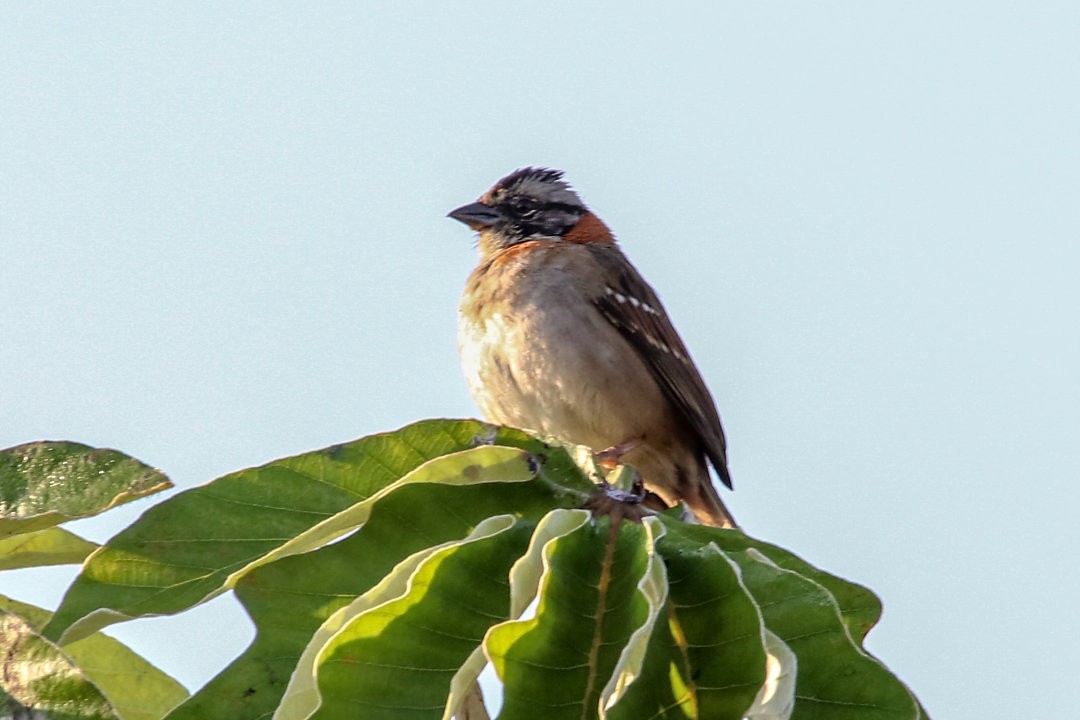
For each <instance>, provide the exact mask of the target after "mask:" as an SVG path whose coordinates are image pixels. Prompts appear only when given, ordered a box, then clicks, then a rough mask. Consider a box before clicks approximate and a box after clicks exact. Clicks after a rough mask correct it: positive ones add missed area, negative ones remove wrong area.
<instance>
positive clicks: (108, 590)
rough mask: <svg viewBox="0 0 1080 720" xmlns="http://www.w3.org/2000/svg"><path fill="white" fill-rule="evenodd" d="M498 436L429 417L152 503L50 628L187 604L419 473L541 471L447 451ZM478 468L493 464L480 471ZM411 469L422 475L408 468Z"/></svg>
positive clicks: (310, 541) (477, 478)
mask: <svg viewBox="0 0 1080 720" xmlns="http://www.w3.org/2000/svg"><path fill="white" fill-rule="evenodd" d="M517 436H518V437H521V438H522V442H528V441H531V444H532V445H534V446H537V447H539V448H546V446H544V445H542V444H540V443H538V442H537V441H536V440H531V439H529V438H527V436H522V434H521V433H517ZM497 437H498V435H497V434H496V433H495V431H494V429H493V428H491V427H490V426H486V425H483V424H481V423H477V422H471V421H427V422H424V423H418V424H416V425H412V426H409V427H406V428H403V429H402V430H399V431H397V432H394V433H387V434H384V435H374V436H371V437H367V438H363V439H361V440H357V441H355V442H352V443H348V444H345V445H338V446H334V447H331V448H328V449H326V450H320V451H316V452H311V453H306V454H304V455H298V456H296V457H291V458H286V459H284V460H279V461H276V462H273V463H270V464H268V465H264V466H262V467H259V468H253V469H250V470H241V471H240V472H236V473H232V474H230V475H226V476H224V477H221V478H219V479H217V480H215V481H213V482H211V483H209V484H207V485H204V486H202V487H199V488H195V489H193V490H189V491H187V492H184V493H181V494H179V495H177V496H175V497H173V498H170V499H169V500H168V501H166V502H164V503H161V504H160V505H157V506H155V507H153V508H151V509H150V510H148V511H147V512H146V513H144V514H143V516H142V517H141V518H140V519H139V520H138V521H137V522H136V523H134V524H133V525H132V526H130V527H129V528H127V529H126V530H124V531H123V532H122V533H120V534H119V535H117V536H116V537H114V538H113V539H112V540H110V541H109V543H108V544H107V545H106V546H104V547H103V548H101V550H99V551H98V552H96V553H95V554H94V555H92V556H91V557H90V559H89V560H88V561H87V563H86V565H85V567H84V569H83V572H82V574H81V575H80V576H79V577H78V578H77V579H76V581H75V583H74V584H73V585H72V587H71V588H70V590H69V591H68V593H67V595H66V596H65V597H64V601H63V603H62V604H61V606H60V608H59V609H58V610H57V613H56V617H55V618H54V620H53V622H52V623H51V624H50V625H49V627H48V628H46V633H47V634H48V635H49V636H50V637H54V638H57V637H61V636H62V635H63V636H64V639H65V640H67V639H74V638H77V637H80V636H81V635H84V634H86V633H88V632H92V631H93V630H96V629H99V628H101V627H104V626H105V625H107V624H109V623H111V622H116V621H119V620H124V619H127V618H131V617H137V616H143V615H158V614H169V613H175V612H179V611H180V610H184V609H186V608H188V607H191V606H192V605H195V604H197V603H200V602H203V601H204V600H207V599H209V598H210V597H213V596H214V595H215V594H218V593H220V592H222V591H224V590H225V589H228V588H229V587H231V586H232V585H233V584H235V582H236V580H237V579H239V577H240V576H242V575H243V574H244V573H246V572H249V571H250V570H252V569H254V568H255V567H258V566H259V565H262V564H265V563H267V562H270V561H272V560H275V559H279V558H281V557H284V556H285V555H288V554H295V553H299V552H304V551H306V550H310V549H311V548H313V547H317V546H318V545H319V544H323V543H326V542H329V541H331V540H333V539H334V538H336V537H340V536H341V535H342V534H344V533H347V532H349V531H350V530H351V529H352V528H355V527H356V526H357V525H359V524H360V523H362V522H363V521H364V519H365V517H366V513H368V512H370V510H371V508H372V507H373V505H374V503H376V502H377V501H378V500H379V499H380V498H381V497H382V495H381V494H380V493H385V492H387V491H389V490H391V489H397V488H399V487H401V486H404V485H407V484H410V483H413V482H424V483H430V482H436V481H437V482H440V483H451V482H452V483H456V484H481V483H490V482H494V481H499V480H502V481H510V480H514V481H517V482H523V481H525V480H528V479H529V477H531V475H533V474H535V472H536V468H532V469H531V471H530V472H529V473H524V472H523V471H522V470H521V468H520V466H514V465H513V463H512V462H511V465H508V466H507V467H506V468H499V467H495V466H494V465H492V463H491V462H489V461H485V462H482V463H478V462H474V461H473V460H471V459H469V458H464V459H459V460H457V461H454V460H453V459H451V458H447V457H445V456H447V455H448V454H452V453H454V452H461V451H466V450H476V449H487V448H486V445H487V444H490V443H491V442H492V441H493V440H495V439H497ZM478 446H480V447H478ZM551 451H552V452H554V451H555V449H551ZM433 458H438V459H439V463H440V464H439V465H438V466H437V467H435V466H433V468H432V469H431V470H430V472H432V473H435V474H439V473H441V476H440V477H431V476H429V475H425V474H424V473H425V472H428V471H426V470H425V469H424V468H422V467H421V466H422V465H423V464H424V463H426V462H428V461H429V460H432V459H433ZM535 460H536V461H537V462H542V460H543V456H542V455H540V456H537V457H536V458H535ZM520 462H524V461H520ZM529 462H530V463H531V462H532V461H531V460H530V461H529ZM511 466H513V467H515V468H517V469H510V470H508V468H511ZM479 469H483V470H484V472H482V473H480V472H473V470H479ZM414 472H415V473H419V475H418V476H416V477H412V478H410V477H408V476H409V475H410V473H414ZM508 472H509V473H510V474H508ZM513 473H517V475H516V476H512V475H513ZM576 480H577V485H576V487H574V488H573V489H571V487H570V486H568V487H566V488H562V489H559V490H558V492H561V493H564V494H570V495H574V494H577V495H581V494H582V493H584V492H585V491H586V490H587V488H588V486H589V485H588V483H587V482H585V481H584V480H583V479H582V478H581V477H580V474H579V475H578V476H577V477H576ZM553 491H554V489H553ZM365 503H366V504H365ZM354 506H355V507H354ZM343 511H344V515H339V513H342V512H343Z"/></svg>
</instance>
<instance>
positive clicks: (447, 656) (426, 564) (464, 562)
mask: <svg viewBox="0 0 1080 720" xmlns="http://www.w3.org/2000/svg"><path fill="white" fill-rule="evenodd" d="M531 529H532V527H531V523H518V522H516V521H515V518H514V517H513V516H508V515H500V516H494V517H491V518H488V519H487V520H486V521H484V522H482V523H481V524H480V525H478V526H477V528H476V530H475V531H474V532H472V533H470V534H469V536H467V537H466V538H464V539H463V540H461V541H458V542H453V543H447V544H444V545H442V546H439V547H437V548H433V549H431V550H430V551H424V552H423V553H420V557H416V558H415V559H413V558H410V561H406V562H404V563H402V564H400V565H399V566H398V567H397V568H395V570H394V571H393V572H392V573H391V574H390V575H388V576H387V577H386V578H385V579H384V580H383V582H381V583H380V584H379V585H377V586H376V587H375V588H373V589H372V590H371V591H370V592H368V593H366V594H364V595H363V596H361V597H360V598H358V599H357V600H356V601H355V602H354V603H352V604H351V605H350V606H349V607H347V608H345V609H344V610H343V611H341V612H339V613H338V614H337V615H336V616H335V617H333V618H331V621H330V623H331V624H337V623H340V625H341V627H340V629H339V630H337V631H336V632H334V631H333V628H332V627H331V628H327V629H326V631H325V632H321V633H317V634H316V636H315V638H314V640H313V642H312V644H311V645H310V646H309V651H308V652H306V653H305V658H306V659H307V662H305V660H304V659H302V660H301V663H300V666H299V668H298V671H297V674H296V675H294V678H295V677H297V676H302V674H306V673H308V672H310V670H308V668H310V667H311V666H312V665H314V666H315V679H316V680H317V683H318V688H319V691H320V694H321V696H322V705H321V707H319V708H318V712H317V713H315V715H314V717H316V718H324V719H329V718H346V717H352V716H354V715H355V713H356V712H357V710H358V709H362V710H363V715H364V717H365V718H370V719H372V720H377V719H378V718H387V719H388V720H395V719H397V718H417V719H419V718H440V717H443V715H444V714H445V712H446V710H445V708H446V705H447V701H448V695H449V693H450V687H451V683H452V682H453V680H454V679H455V676H456V675H457V674H458V671H459V668H461V667H462V665H463V664H465V663H466V661H467V660H468V659H469V658H470V656H471V655H472V654H473V653H474V651H475V650H476V649H477V648H479V646H480V643H481V641H482V640H483V637H484V633H485V632H486V631H487V629H488V628H489V627H490V626H491V624H492V623H493V622H496V621H498V620H501V619H505V618H506V616H507V612H508V610H509V605H510V593H509V585H508V584H507V581H506V577H507V573H508V572H509V569H510V565H511V563H513V561H514V560H515V559H517V557H518V556H519V555H520V554H521V551H522V550H523V549H524V547H525V545H526V543H527V542H528V537H529V534H530V532H531ZM325 627H326V626H324V628H325ZM328 634H329V637H328V636H327V635H328ZM477 669H479V668H477ZM472 679H473V680H475V676H474V677H473V678H472ZM418 680H419V681H418ZM288 699H289V696H288V695H286V700H288ZM283 707H284V706H283ZM309 709H312V710H313V709H314V707H311V708H309ZM277 717H279V718H281V719H282V720H287V719H291V718H306V717H309V715H308V714H307V713H304V712H301V713H297V714H290V713H286V712H281V713H279V714H278V715H277Z"/></svg>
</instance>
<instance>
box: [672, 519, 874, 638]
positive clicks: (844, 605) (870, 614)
mask: <svg viewBox="0 0 1080 720" xmlns="http://www.w3.org/2000/svg"><path fill="white" fill-rule="evenodd" d="M664 520H665V522H667V523H668V530H669V538H671V539H674V538H675V537H681V538H686V539H688V540H689V541H691V542H693V543H696V544H698V545H705V544H708V543H715V544H716V546H717V547H719V548H720V549H722V550H724V551H725V552H727V553H737V552H739V551H743V550H748V549H751V548H753V549H754V550H757V551H758V552H760V553H761V554H762V555H764V556H765V557H767V558H769V559H770V560H771V561H772V562H773V563H774V564H776V566H777V567H781V568H784V569H787V570H791V571H792V572H795V573H798V574H799V575H803V576H804V577H807V578H809V579H811V580H813V581H814V582H816V583H818V584H819V585H821V586H822V587H823V588H825V589H826V590H827V591H828V592H829V593H830V594H831V595H832V597H833V600H834V601H835V602H836V604H837V605H838V606H839V608H840V615H841V617H843V619H844V623H845V625H847V627H848V629H849V630H850V631H851V633H852V634H853V635H854V637H855V639H856V640H858V641H860V642H861V641H862V639H863V638H864V637H865V636H866V633H867V632H869V631H870V629H871V628H872V627H873V626H874V625H876V624H877V621H878V620H879V619H880V618H881V601H880V600H878V598H877V596H876V595H874V593H872V592H871V591H870V590H868V589H867V588H865V587H863V586H862V585H859V584H857V583H853V582H851V581H850V580H844V579H842V578H839V577H836V576H835V575H831V574H829V573H827V572H825V571H823V570H820V569H818V568H816V567H814V566H813V565H811V564H810V563H808V562H806V561H805V560H803V559H802V558H800V557H799V556H798V555H795V554H794V553H792V552H790V551H789V550H785V549H784V548H781V547H778V546H776V545H773V544H771V543H767V542H765V541H763V540H758V539H756V538H752V537H750V536H748V535H746V534H745V533H743V532H742V531H741V530H721V529H718V528H713V527H705V526H702V525H691V524H687V523H682V522H678V521H677V520H675V519H673V518H667V517H665V518H664Z"/></svg>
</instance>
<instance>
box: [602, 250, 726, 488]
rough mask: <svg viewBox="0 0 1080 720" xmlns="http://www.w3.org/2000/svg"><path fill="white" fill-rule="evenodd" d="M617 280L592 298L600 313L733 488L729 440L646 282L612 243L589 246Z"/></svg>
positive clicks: (683, 349) (698, 373)
mask: <svg viewBox="0 0 1080 720" xmlns="http://www.w3.org/2000/svg"><path fill="white" fill-rule="evenodd" d="M590 248H591V249H592V250H593V255H594V257H595V258H596V260H597V261H598V262H599V263H600V264H601V265H603V266H604V268H605V270H606V271H607V272H606V273H605V274H606V276H607V277H609V278H616V281H615V283H614V284H613V285H612V286H610V287H609V288H607V290H606V292H605V293H604V294H603V295H601V296H599V297H597V298H596V299H595V300H594V302H595V303H596V307H597V308H598V309H599V310H600V312H601V314H603V316H604V317H605V318H607V320H608V322H610V323H611V324H612V325H614V326H615V327H616V328H618V330H619V331H620V332H621V333H622V334H623V335H624V336H625V337H626V339H627V340H629V341H630V343H631V344H632V345H633V346H634V348H635V349H636V350H637V351H638V353H640V355H641V357H642V359H643V360H644V361H645V365H646V366H647V367H648V368H649V370H650V371H651V372H652V374H653V377H655V378H656V381H657V382H658V383H659V384H660V387H661V388H662V389H663V391H664V394H665V395H667V397H668V398H669V399H670V400H671V402H672V404H673V405H674V406H675V407H676V408H678V410H679V411H680V412H681V413H682V414H683V416H684V417H685V418H686V420H687V421H688V423H689V425H690V427H691V428H692V429H693V430H694V432H695V433H696V434H697V436H698V438H699V439H700V440H701V444H702V449H703V450H704V451H705V454H706V455H707V456H708V458H709V461H710V462H711V463H712V466H713V467H714V468H716V472H717V474H718V475H719V476H720V480H721V481H723V483H724V485H726V486H727V487H729V488H730V487H731V475H730V474H729V473H728V468H727V440H726V439H725V438H724V428H723V427H722V426H721V424H720V415H719V414H718V413H717V412H716V402H715V401H714V400H713V398H712V395H710V394H709V389H708V388H707V387H706V386H705V381H704V380H703V379H702V377H701V373H700V372H698V369H697V367H696V366H695V365H694V362H693V360H692V359H691V358H690V352H689V351H688V350H687V349H686V345H685V344H684V343H683V341H682V338H680V337H679V334H678V333H677V332H676V331H675V327H674V326H673V325H672V324H671V320H670V319H668V316H667V312H666V311H665V310H664V307H663V305H661V304H660V298H658V297H657V295H656V293H655V292H654V291H653V289H652V288H651V287H649V284H648V283H646V282H645V280H644V278H642V277H641V275H640V274H639V273H638V271H637V270H636V269H634V267H633V266H632V265H631V264H630V263H629V261H627V260H626V258H625V256H624V255H623V254H622V252H621V251H620V250H619V249H618V248H616V247H612V246H606V247H604V246H590Z"/></svg>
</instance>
